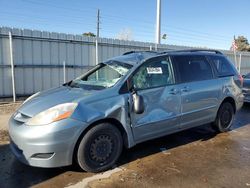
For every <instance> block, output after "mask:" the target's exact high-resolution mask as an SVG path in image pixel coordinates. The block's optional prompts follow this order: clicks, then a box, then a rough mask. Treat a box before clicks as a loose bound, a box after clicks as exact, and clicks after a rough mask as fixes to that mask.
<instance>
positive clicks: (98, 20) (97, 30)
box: [95, 9, 100, 65]
mask: <svg viewBox="0 0 250 188" xmlns="http://www.w3.org/2000/svg"><path fill="white" fill-rule="evenodd" d="M99 30H100V10H99V9H98V10H97V27H96V39H95V57H96V62H95V64H96V65H97V64H98V62H99V59H98V40H99Z"/></svg>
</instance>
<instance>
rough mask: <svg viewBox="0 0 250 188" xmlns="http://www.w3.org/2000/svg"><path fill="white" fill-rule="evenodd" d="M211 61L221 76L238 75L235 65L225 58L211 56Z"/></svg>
mask: <svg viewBox="0 0 250 188" xmlns="http://www.w3.org/2000/svg"><path fill="white" fill-rule="evenodd" d="M210 59H211V61H212V62H213V64H214V66H215V68H216V70H217V72H218V74H219V76H232V75H235V74H236V70H235V69H234V67H233V65H232V64H231V63H230V62H229V61H228V60H227V59H226V58H225V57H221V56H211V57H210Z"/></svg>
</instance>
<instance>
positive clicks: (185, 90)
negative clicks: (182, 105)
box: [181, 86, 191, 92]
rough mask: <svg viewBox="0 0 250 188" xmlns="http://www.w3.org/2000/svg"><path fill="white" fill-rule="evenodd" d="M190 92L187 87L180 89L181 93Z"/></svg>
mask: <svg viewBox="0 0 250 188" xmlns="http://www.w3.org/2000/svg"><path fill="white" fill-rule="evenodd" d="M190 90H191V89H190V88H189V87H188V86H186V87H184V88H183V89H181V92H189V91H190Z"/></svg>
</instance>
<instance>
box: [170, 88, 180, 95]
mask: <svg viewBox="0 0 250 188" xmlns="http://www.w3.org/2000/svg"><path fill="white" fill-rule="evenodd" d="M178 93H179V92H178V90H177V89H175V88H173V89H171V90H170V91H169V94H171V95H177V94H178Z"/></svg>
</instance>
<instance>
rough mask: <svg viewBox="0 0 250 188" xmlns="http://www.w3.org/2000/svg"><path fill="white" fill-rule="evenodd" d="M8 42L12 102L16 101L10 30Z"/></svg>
mask: <svg viewBox="0 0 250 188" xmlns="http://www.w3.org/2000/svg"><path fill="white" fill-rule="evenodd" d="M9 44H10V65H11V80H12V94H13V102H16V89H15V74H14V60H13V46H12V34H11V32H10V31H9Z"/></svg>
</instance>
